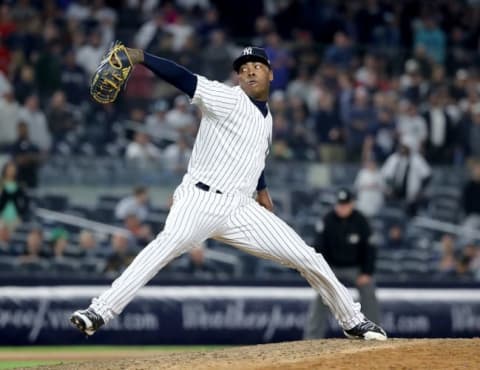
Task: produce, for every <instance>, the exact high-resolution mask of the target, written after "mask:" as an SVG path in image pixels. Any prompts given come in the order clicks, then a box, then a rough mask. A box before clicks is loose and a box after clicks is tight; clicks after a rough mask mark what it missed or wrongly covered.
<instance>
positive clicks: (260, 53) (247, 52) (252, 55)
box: [233, 46, 272, 73]
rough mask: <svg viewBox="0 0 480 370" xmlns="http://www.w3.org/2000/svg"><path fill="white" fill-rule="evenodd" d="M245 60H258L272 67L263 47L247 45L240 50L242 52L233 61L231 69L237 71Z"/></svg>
mask: <svg viewBox="0 0 480 370" xmlns="http://www.w3.org/2000/svg"><path fill="white" fill-rule="evenodd" d="M247 62H260V63H263V64H265V65H266V66H268V68H270V69H271V68H272V66H271V65H270V60H269V59H268V56H267V53H266V52H265V49H262V48H258V47H256V46H248V47H246V48H245V49H243V50H242V54H240V56H239V57H238V58H237V59H235V60H234V61H233V69H234V71H236V72H237V73H238V70H239V69H240V67H241V65H242V64H244V63H247Z"/></svg>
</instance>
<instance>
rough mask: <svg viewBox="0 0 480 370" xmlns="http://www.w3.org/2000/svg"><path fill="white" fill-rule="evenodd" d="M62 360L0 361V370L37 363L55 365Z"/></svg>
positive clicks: (30, 365)
mask: <svg viewBox="0 0 480 370" xmlns="http://www.w3.org/2000/svg"><path fill="white" fill-rule="evenodd" d="M60 363H62V361H35V360H31V361H0V370H6V369H16V368H19V367H33V366H39V365H56V364H60Z"/></svg>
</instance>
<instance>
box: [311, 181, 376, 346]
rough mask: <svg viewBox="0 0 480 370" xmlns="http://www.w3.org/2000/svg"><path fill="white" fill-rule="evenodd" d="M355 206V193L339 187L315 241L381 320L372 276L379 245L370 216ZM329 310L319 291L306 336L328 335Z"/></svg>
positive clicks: (368, 313) (370, 314)
mask: <svg viewBox="0 0 480 370" xmlns="http://www.w3.org/2000/svg"><path fill="white" fill-rule="evenodd" d="M354 207H355V205H354V199H353V194H352V193H351V192H350V191H349V190H348V189H346V188H342V189H339V190H338V191H337V194H336V204H335V206H334V209H333V210H331V211H330V212H328V213H327V215H326V216H325V218H324V219H323V230H322V231H321V232H319V233H317V236H316V239H315V244H314V245H315V249H316V250H317V252H319V253H322V255H323V257H324V258H325V259H326V260H327V262H328V264H329V265H330V266H331V267H332V269H333V271H334V272H335V275H336V276H337V277H338V278H339V280H340V281H342V282H343V283H345V284H347V285H355V286H356V287H357V289H358V292H359V294H360V304H361V305H362V311H363V312H364V314H365V316H366V317H368V318H369V319H370V320H372V321H373V322H379V318H380V312H379V307H378V301H377V298H376V295H375V282H374V280H373V277H372V275H373V272H374V269H375V248H374V247H373V246H372V245H371V244H370V241H369V239H370V225H369V223H368V220H367V219H366V217H365V216H364V215H363V214H362V213H360V212H359V211H357V210H356V209H355V208H354ZM328 312H329V311H328V308H327V306H325V304H324V303H323V302H322V299H321V297H320V295H317V296H316V298H315V300H314V301H313V302H312V304H311V306H310V312H309V315H308V319H307V323H306V326H305V330H304V338H305V339H317V338H324V337H325V332H326V329H327V325H326V324H327V314H328Z"/></svg>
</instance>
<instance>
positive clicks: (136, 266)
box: [91, 185, 224, 321]
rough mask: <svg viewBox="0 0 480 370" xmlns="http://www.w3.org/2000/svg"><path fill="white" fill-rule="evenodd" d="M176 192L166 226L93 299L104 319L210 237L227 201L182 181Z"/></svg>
mask: <svg viewBox="0 0 480 370" xmlns="http://www.w3.org/2000/svg"><path fill="white" fill-rule="evenodd" d="M175 194H176V195H175V197H174V203H173V205H172V208H171V210H170V213H169V215H168V217H167V220H166V223H165V228H164V230H163V231H162V232H161V233H160V234H158V236H157V237H156V238H155V239H154V240H153V241H151V242H150V243H149V244H148V245H147V246H146V247H145V248H144V249H143V250H142V251H141V252H140V253H139V254H138V255H137V257H136V258H135V259H134V260H133V262H132V263H131V265H130V266H129V267H128V268H127V269H126V270H125V271H124V272H123V273H122V275H121V276H120V277H118V278H117V279H116V280H115V281H114V282H113V284H112V286H111V288H110V289H108V290H107V291H106V292H104V293H103V294H102V295H101V296H100V297H98V298H96V299H94V300H93V303H92V305H91V307H92V308H93V309H94V311H95V312H97V313H98V314H100V315H101V316H102V317H103V319H104V320H105V321H108V320H109V319H111V318H112V317H113V315H114V314H116V315H118V314H120V313H121V312H122V311H123V309H124V308H125V306H126V305H127V304H128V303H129V302H130V301H131V300H132V299H133V297H134V296H135V294H136V293H137V292H138V290H139V289H140V288H141V287H143V286H144V285H145V284H146V283H147V282H148V281H149V280H150V279H152V277H153V276H155V275H156V274H157V273H158V271H159V270H160V269H161V268H163V267H164V266H165V265H166V264H168V263H169V262H170V261H171V260H172V259H174V258H176V257H178V256H179V255H180V254H182V253H184V252H186V251H187V250H189V249H190V248H192V247H193V246H194V245H197V244H198V243H200V242H202V241H203V240H205V239H207V238H208V237H209V235H210V233H211V232H212V230H213V229H214V228H215V226H216V224H217V222H218V219H219V214H220V215H221V212H215V211H216V208H221V207H224V205H223V204H217V203H216V202H214V201H213V202H212V201H211V197H212V194H210V193H207V192H204V191H202V190H199V189H197V188H194V187H192V186H190V185H181V186H180V187H179V188H178V189H177V191H176V193H175ZM206 204H208V207H206ZM207 211H208V212H207ZM221 211H222V212H223V210H221Z"/></svg>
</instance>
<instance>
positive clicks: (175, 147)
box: [163, 135, 192, 172]
mask: <svg viewBox="0 0 480 370" xmlns="http://www.w3.org/2000/svg"><path fill="white" fill-rule="evenodd" d="M191 154H192V149H191V148H190V146H189V145H188V141H187V139H186V138H185V137H184V136H183V135H182V136H180V137H179V138H178V140H177V142H176V143H175V144H172V145H169V146H168V147H167V148H166V149H165V151H164V152H163V156H164V158H163V160H164V162H165V165H166V166H167V168H168V169H169V170H171V171H175V172H185V170H186V169H187V166H188V161H189V160H190V156H191Z"/></svg>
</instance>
